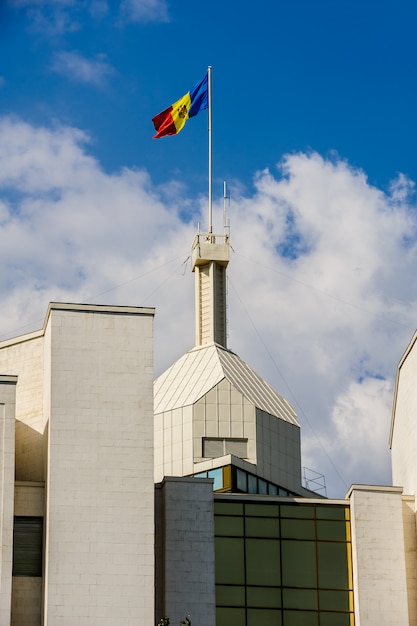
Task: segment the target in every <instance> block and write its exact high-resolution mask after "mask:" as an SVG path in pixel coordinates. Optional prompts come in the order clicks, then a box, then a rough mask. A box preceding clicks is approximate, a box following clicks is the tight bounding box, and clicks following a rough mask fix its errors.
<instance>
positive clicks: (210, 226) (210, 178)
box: [207, 65, 213, 234]
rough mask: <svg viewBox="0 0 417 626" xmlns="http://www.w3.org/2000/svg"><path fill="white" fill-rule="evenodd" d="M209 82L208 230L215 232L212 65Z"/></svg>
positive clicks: (209, 70) (208, 70) (209, 71)
mask: <svg viewBox="0 0 417 626" xmlns="http://www.w3.org/2000/svg"><path fill="white" fill-rule="evenodd" d="M207 82H208V204H209V219H208V231H209V233H210V234H211V233H212V232H213V223H212V214H213V200H212V197H213V196H212V187H213V170H212V136H211V65H209V66H208V68H207Z"/></svg>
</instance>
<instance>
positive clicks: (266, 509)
mask: <svg viewBox="0 0 417 626" xmlns="http://www.w3.org/2000/svg"><path fill="white" fill-rule="evenodd" d="M278 512H279V508H278V505H277V504H245V513H246V515H253V516H254V517H278Z"/></svg>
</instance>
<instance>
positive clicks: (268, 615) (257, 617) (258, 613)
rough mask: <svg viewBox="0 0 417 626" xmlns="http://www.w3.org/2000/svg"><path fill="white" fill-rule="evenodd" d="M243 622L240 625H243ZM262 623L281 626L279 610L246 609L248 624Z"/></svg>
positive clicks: (252, 625) (256, 624)
mask: <svg viewBox="0 0 417 626" xmlns="http://www.w3.org/2000/svg"><path fill="white" fill-rule="evenodd" d="M243 624H244V622H242V624H240V626H243ZM262 624H267V625H268V626H282V621H281V611H274V610H271V609H270V610H269V611H268V610H266V609H264V610H262V609H248V626H261V625H262Z"/></svg>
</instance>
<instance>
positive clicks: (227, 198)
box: [223, 181, 230, 235]
mask: <svg viewBox="0 0 417 626" xmlns="http://www.w3.org/2000/svg"><path fill="white" fill-rule="evenodd" d="M227 201H229V202H228V203H227ZM227 205H228V206H229V209H230V194H229V195H227V183H226V181H223V230H224V233H225V235H230V232H228V231H230V221H229V220H228V219H227Z"/></svg>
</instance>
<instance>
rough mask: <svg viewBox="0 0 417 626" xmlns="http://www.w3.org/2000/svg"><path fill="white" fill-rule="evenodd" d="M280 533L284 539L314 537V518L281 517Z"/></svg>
mask: <svg viewBox="0 0 417 626" xmlns="http://www.w3.org/2000/svg"><path fill="white" fill-rule="evenodd" d="M281 535H282V537H285V538H286V539H315V538H316V528H315V525H314V520H310V519H282V520H281Z"/></svg>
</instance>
